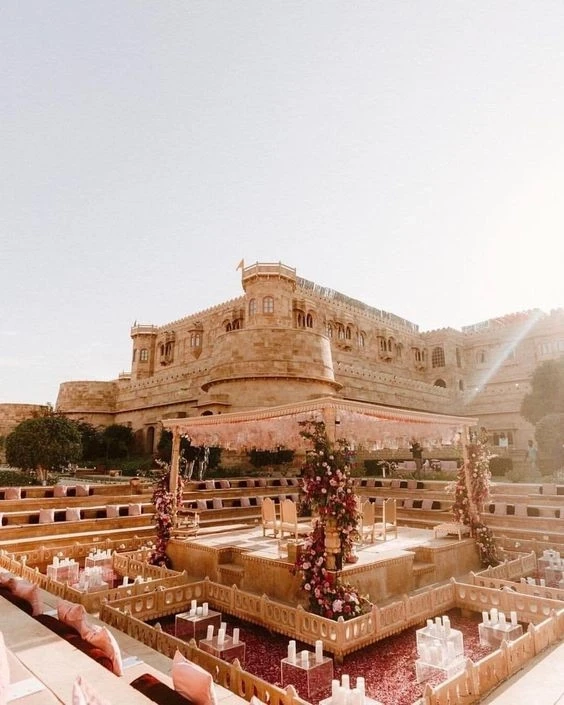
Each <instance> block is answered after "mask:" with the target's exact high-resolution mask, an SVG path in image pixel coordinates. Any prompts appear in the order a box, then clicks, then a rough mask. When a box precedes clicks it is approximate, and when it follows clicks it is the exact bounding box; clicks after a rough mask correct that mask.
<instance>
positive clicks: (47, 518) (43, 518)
mask: <svg viewBox="0 0 564 705" xmlns="http://www.w3.org/2000/svg"><path fill="white" fill-rule="evenodd" d="M53 521H55V510H54V509H40V510H39V523H40V524H50V523H51V522H53Z"/></svg>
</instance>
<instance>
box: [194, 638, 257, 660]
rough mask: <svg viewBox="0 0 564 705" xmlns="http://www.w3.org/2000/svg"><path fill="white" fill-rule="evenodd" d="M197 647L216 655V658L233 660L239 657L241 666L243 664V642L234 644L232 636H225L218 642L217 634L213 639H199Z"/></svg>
mask: <svg viewBox="0 0 564 705" xmlns="http://www.w3.org/2000/svg"><path fill="white" fill-rule="evenodd" d="M198 646H199V648H200V649H201V650H202V651H206V652H207V653H208V654H211V655H212V656H217V658H220V659H223V661H229V662H231V661H234V660H235V659H239V661H240V663H241V665H242V666H244V665H245V642H244V641H238V642H237V643H236V644H235V643H234V641H233V637H230V636H225V637H224V639H223V643H222V644H220V643H219V642H218V638H217V636H214V637H213V639H201V640H200V642H199V644H198Z"/></svg>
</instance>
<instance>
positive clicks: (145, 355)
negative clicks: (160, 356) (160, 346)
mask: <svg viewBox="0 0 564 705" xmlns="http://www.w3.org/2000/svg"><path fill="white" fill-rule="evenodd" d="M148 359H149V351H148V350H147V348H141V350H140V352H139V362H147V360H148Z"/></svg>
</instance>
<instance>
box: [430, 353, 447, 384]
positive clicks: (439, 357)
mask: <svg viewBox="0 0 564 705" xmlns="http://www.w3.org/2000/svg"><path fill="white" fill-rule="evenodd" d="M431 365H432V366H433V367H444V366H445V351H444V350H443V349H442V348H441V347H436V348H433V352H432V353H431ZM445 386H446V385H445Z"/></svg>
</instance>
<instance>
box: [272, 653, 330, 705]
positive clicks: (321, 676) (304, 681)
mask: <svg viewBox="0 0 564 705" xmlns="http://www.w3.org/2000/svg"><path fill="white" fill-rule="evenodd" d="M280 671H281V679H282V687H283V688H285V687H286V686H287V685H293V686H294V688H295V689H296V690H297V691H298V693H299V695H300V696H301V697H302V698H307V699H308V700H313V699H317V700H319V698H320V697H321V696H322V695H327V693H328V692H330V691H331V681H332V680H333V659H332V658H329V657H328V656H324V657H323V658H322V659H321V661H316V660H315V654H314V653H312V652H311V651H309V652H308V660H307V663H304V662H303V661H302V659H301V654H298V655H297V656H296V659H295V661H294V660H290V659H289V658H287V657H286V658H283V659H282V661H281V662H280Z"/></svg>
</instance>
